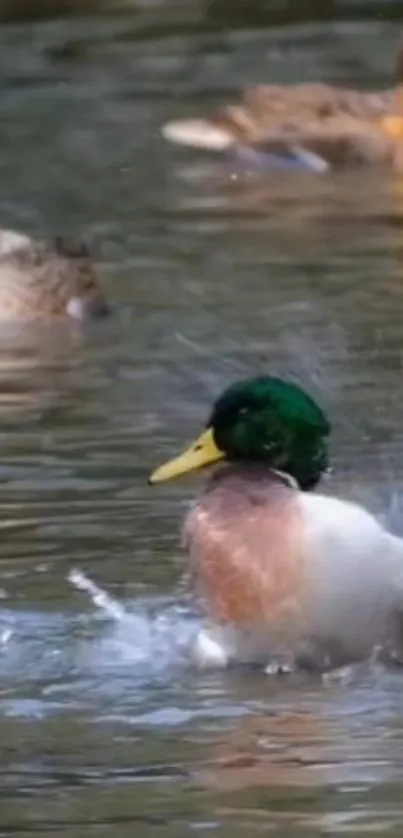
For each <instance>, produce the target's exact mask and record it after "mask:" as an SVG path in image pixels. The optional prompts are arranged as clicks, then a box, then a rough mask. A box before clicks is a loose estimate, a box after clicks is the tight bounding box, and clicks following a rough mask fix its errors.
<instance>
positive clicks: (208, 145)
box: [161, 119, 234, 151]
mask: <svg viewBox="0 0 403 838" xmlns="http://www.w3.org/2000/svg"><path fill="white" fill-rule="evenodd" d="M161 133H162V136H163V137H164V138H165V139H166V140H168V141H169V142H171V143H176V144H177V145H187V146H192V147H193V148H205V149H207V150H210V151H225V150H226V149H227V148H229V147H230V146H231V145H232V144H233V141H234V140H233V137H232V136H231V134H230V132H229V131H226V130H225V128H220V126H219V125H214V124H213V123H212V122H210V121H209V120H208V119H178V120H177V121H173V122H166V123H165V125H163V126H162V128H161Z"/></svg>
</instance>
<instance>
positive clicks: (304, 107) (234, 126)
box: [161, 43, 403, 172]
mask: <svg viewBox="0 0 403 838" xmlns="http://www.w3.org/2000/svg"><path fill="white" fill-rule="evenodd" d="M402 83H403V43H402V44H401V45H400V46H399V49H398V53H397V62H396V86H395V87H394V88H391V89H388V90H380V91H370V92H366V91H360V90H354V89H348V88H342V87H334V86H332V85H328V84H321V83H312V84H310V83H306V84H297V85H291V86H282V85H274V84H259V85H257V86H254V87H251V88H249V89H246V90H245V91H244V93H243V94H242V95H241V97H240V100H239V102H238V103H236V104H229V105H224V106H222V107H221V108H219V109H218V110H217V111H216V112H215V113H213V114H211V115H207V116H201V117H199V118H195V119H178V120H172V121H168V122H167V123H165V124H164V125H163V126H162V128H161V131H162V135H163V137H164V138H165V139H166V140H168V141H169V142H173V143H176V144H180V145H186V146H193V147H195V148H203V149H206V150H209V151H213V152H226V153H230V154H231V155H232V156H233V157H235V158H237V159H238V160H240V161H241V162H242V163H246V164H251V165H252V166H253V165H255V166H257V167H259V168H261V167H264V166H265V165H266V166H267V167H268V168H272V167H278V166H281V165H283V166H286V167H290V166H294V167H298V168H304V169H309V170H311V171H316V172H325V171H327V170H328V169H329V168H333V167H335V166H336V167H337V166H346V165H351V164H357V165H386V166H389V167H390V168H392V169H393V170H396V171H402V170H403V153H402V142H401V141H402V138H403V110H402V106H403V101H402Z"/></svg>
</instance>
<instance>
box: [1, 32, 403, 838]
mask: <svg viewBox="0 0 403 838" xmlns="http://www.w3.org/2000/svg"><path fill="white" fill-rule="evenodd" d="M184 29H186V27H184ZM398 36H399V30H398V26H397V24H396V23H394V24H391V23H389V24H388V23H387V22H385V21H384V22H376V21H372V22H363V21H361V22H352V21H350V22H348V23H347V22H344V23H343V22H342V21H341V22H338V23H332V24H327V25H324V24H321V25H319V24H318V25H314V24H309V25H308V24H304V25H302V24H301V25H300V26H290V27H288V28H284V29H274V30H268V29H260V30H253V29H236V30H235V29H234V30H231V29H225V28H223V27H222V28H220V30H219V31H203V32H200V31H196V30H193V31H182V30H181V28H180V27H179V26H178V27H177V29H175V28H172V31H169V32H168V31H166V27H165V28H164V31H163V34H162V35H161V33H159V29H158V21H157V24H156V26H155V30H150V31H149V32H148V33H145V32H144V30H143V29H141V28H140V29H139V30H137V29H136V19H135V18H133V20H131V18H130V16H129V17H127V16H124V17H121V16H116V17H113V16H109V17H107V18H100V17H94V18H88V19H81V20H75V19H74V18H72V19H69V20H64V21H61V20H59V21H43V22H40V23H18V24H13V25H9V26H6V27H3V28H2V30H1V31H0V88H1V96H0V116H1V122H2V132H1V137H0V175H1V187H2V188H1V193H0V208H1V222H2V224H4V225H6V226H14V227H17V228H22V229H24V230H27V231H28V232H32V233H35V234H42V233H43V232H44V231H46V232H49V233H55V232H65V233H67V234H77V235H83V236H84V237H85V238H86V239H87V240H88V241H89V242H90V244H91V246H92V247H93V248H94V251H95V253H96V256H97V260H98V262H99V267H100V270H101V271H102V274H103V276H104V281H105V285H106V288H107V290H108V294H109V296H110V298H111V300H112V301H113V303H114V307H115V312H114V316H113V318H112V319H111V320H110V321H109V322H105V323H102V324H100V325H97V326H95V327H94V328H90V329H88V330H86V331H85V332H79V331H78V330H76V329H73V328H72V329H69V328H66V329H64V330H61V329H60V328H58V329H55V328H53V327H49V328H48V329H41V330H40V332H39V331H38V330H36V331H35V330H33V329H31V330H28V329H26V330H23V331H22V330H21V329H12V328H10V329H8V330H5V329H4V328H3V329H2V334H1V336H0V438H1V458H0V522H1V523H0V527H1V535H2V537H1V541H0V596H1V601H0V606H1V608H0V741H1V749H0V796H1V805H0V836H3V835H4V836H9V835H13V836H15V838H22V836H25V835H29V834H31V833H35V834H38V835H48V834H49V835H52V836H54V835H60V836H63V838H83V837H84V836H86V838H88V836H91V838H101V837H102V838H103V837H104V836H122V838H124V836H129V835H134V834H138V835H141V836H142V838H154V836H159V835H161V836H164V838H170V836H172V838H181V836H188V835H193V834H196V835H201V834H204V833H206V834H209V835H211V836H220V838H226V837H228V838H238V836H239V838H246V836H248V837H249V836H250V835H252V834H256V835H258V834H261V833H267V834H273V835H279V836H287V838H293V836H295V838H303V836H313V835H341V834H345V833H346V834H350V835H356V834H357V835H358V834H360V835H362V834H364V835H365V834H369V835H371V836H377V835H379V836H380V835H382V836H383V835H386V834H387V835H396V836H398V835H399V836H400V835H401V833H402V826H403V803H402V797H401V782H402V776H403V675H402V674H400V673H399V672H389V671H386V670H385V669H383V668H382V667H381V666H380V665H374V664H365V665H362V666H359V667H356V668H352V669H350V670H346V671H345V672H343V673H338V674H337V675H334V676H328V677H327V678H324V679H323V678H322V679H321V678H319V677H313V676H310V677H308V676H302V675H301V676H297V675H295V676H292V677H290V678H289V679H281V678H280V679H273V678H269V677H267V676H264V675H262V674H260V673H258V672H250V671H248V672H245V671H242V670H241V669H240V670H238V671H235V670H234V671H232V672H224V673H211V672H210V673H207V672H204V673H203V672H197V671H196V670H195V669H194V667H193V666H192V662H191V656H190V647H191V643H192V638H193V637H194V634H195V631H196V630H197V627H198V626H199V625H200V619H201V617H200V615H199V614H198V613H197V611H196V610H195V608H194V604H193V603H192V602H191V601H189V600H188V599H186V598H184V596H183V594H182V593H181V589H180V579H181V574H182V570H183V566H184V558H183V556H182V554H181V551H180V547H179V537H178V533H179V528H180V521H181V518H182V516H183V514H184V511H185V509H186V506H187V504H188V502H189V500H191V498H192V497H194V496H195V494H196V492H197V491H199V490H200V486H201V482H202V480H200V479H198V478H195V479H193V480H183V481H178V482H177V483H175V484H167V485H166V487H165V486H164V487H160V488H153V489H151V488H149V487H148V486H147V475H148V473H149V471H150V470H151V469H152V468H153V467H154V466H155V465H156V464H157V463H159V462H160V461H161V460H163V459H164V457H165V456H167V455H169V454H170V453H172V452H173V451H174V450H175V449H176V448H177V447H178V446H180V445H181V444H183V443H184V442H185V441H186V440H188V439H190V438H192V436H193V435H194V433H195V432H196V431H197V430H198V429H199V427H200V425H201V424H202V423H204V421H205V418H206V415H207V412H208V410H209V407H210V402H211V400H212V399H213V398H214V396H215V395H217V394H218V393H219V391H220V390H221V389H222V388H223V387H224V386H225V385H226V384H228V383H229V382H230V381H232V380H233V379H234V378H236V377H238V376H240V375H247V374H253V373H255V372H262V371H265V370H266V371H271V372H273V371H274V372H279V373H281V374H283V373H285V374H287V375H290V376H292V377H293V378H295V379H296V380H298V381H300V382H302V383H303V384H304V385H305V386H307V387H308V388H309V389H310V391H311V392H312V393H314V394H315V395H316V396H318V398H319V399H320V401H321V403H322V404H323V405H325V407H326V408H327V410H328V413H329V416H330V418H331V421H332V424H333V442H332V456H333V461H334V471H333V474H332V476H331V478H330V479H329V481H328V483H327V484H326V491H329V492H334V493H340V494H342V495H343V496H344V497H349V498H354V499H356V500H358V501H360V502H361V503H364V504H365V505H367V506H368V508H370V509H371V510H373V511H374V512H375V513H376V514H377V515H379V516H380V517H381V518H383V519H384V520H386V521H387V522H388V524H389V526H390V527H391V528H392V529H393V530H394V531H395V532H397V533H400V534H403V430H402V429H403V400H402V399H401V397H400V394H401V380H402V372H403V371H402V364H403V330H402V310H403V238H402V230H403V189H402V183H401V182H400V181H399V180H398V179H396V178H393V177H392V176H388V175H385V174H384V173H383V174H380V173H369V172H367V171H358V172H354V173H349V174H346V173H343V174H338V175H333V174H327V175H325V176H322V177H319V176H318V177H317V176H312V175H310V174H305V173H300V174H299V173H296V172H281V173H270V172H267V173H264V174H263V175H262V174H261V173H256V172H248V171H246V170H243V171H242V170H237V171H235V170H234V167H233V164H232V162H231V161H229V160H220V159H217V158H214V157H210V156H208V155H201V154H195V153H194V152H190V151H188V150H186V149H180V148H174V147H168V146H167V145H165V144H164V143H163V141H162V139H161V137H160V133H159V127H160V125H161V123H162V122H163V121H164V120H167V119H168V118H173V117H176V116H179V115H182V114H192V113H193V114H194V113H196V112H198V111H199V110H205V109H206V110H207V109H208V108H211V107H214V106H215V105H216V104H217V103H218V102H220V101H224V100H229V99H230V98H231V97H235V96H236V93H237V90H238V88H239V86H241V85H243V84H244V83H246V82H254V81H260V80H263V79H269V78H272V79H276V80H278V81H281V82H286V81H293V80H296V79H301V78H304V79H318V78H321V79H323V80H327V81H332V82H337V83H346V84H347V83H348V84H354V85H359V86H362V87H367V88H370V87H372V86H374V87H375V86H377V85H388V84H390V80H391V77H392V73H393V56H394V54H395V50H396V44H397V39H398Z"/></svg>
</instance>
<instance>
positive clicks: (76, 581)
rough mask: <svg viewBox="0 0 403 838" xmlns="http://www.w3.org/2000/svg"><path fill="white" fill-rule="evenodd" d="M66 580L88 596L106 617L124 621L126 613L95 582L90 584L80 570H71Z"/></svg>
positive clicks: (90, 581) (89, 580)
mask: <svg viewBox="0 0 403 838" xmlns="http://www.w3.org/2000/svg"><path fill="white" fill-rule="evenodd" d="M68 580H69V582H71V584H72V585H74V587H75V588H77V590H79V591H84V592H85V593H87V594H89V596H90V598H91V600H92V602H93V603H94V605H96V606H97V607H98V608H100V609H101V610H102V611H103V612H104V613H105V614H106V615H107V616H108V617H111V618H112V619H114V620H124V619H125V618H126V617H127V612H126V611H125V609H124V608H123V606H122V605H120V604H119V603H118V602H117V601H116V600H115V599H113V598H112V597H111V596H109V594H107V593H106V591H103V590H102V588H100V587H99V586H98V585H96V584H95V582H92V580H91V579H89V578H88V576H85V574H84V573H81V570H77V569H74V570H71V571H70V573H69V575H68Z"/></svg>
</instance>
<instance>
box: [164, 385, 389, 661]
mask: <svg viewBox="0 0 403 838" xmlns="http://www.w3.org/2000/svg"><path fill="white" fill-rule="evenodd" d="M329 433H330V427H329V423H328V420H327V418H326V415H325V414H324V412H323V411H322V410H321V409H320V407H319V406H318V405H317V404H316V402H315V401H314V400H313V399H312V398H311V397H310V396H308V395H307V394H306V393H305V392H304V391H303V390H302V389H301V388H300V387H299V386H297V385H296V384H294V383H291V382H288V381H285V380H283V379H280V378H276V377H271V376H263V377H258V378H253V379H250V380H246V381H241V382H237V383H235V384H233V385H232V386H230V387H229V388H228V389H227V390H226V391H225V392H224V393H223V394H222V395H221V396H220V397H219V398H218V400H217V401H216V403H215V405H214V407H213V410H212V413H211V415H210V418H209V420H208V422H207V426H206V429H205V430H204V431H203V433H202V434H201V436H200V437H199V438H198V439H197V440H196V442H194V443H193V444H192V445H191V446H190V448H188V449H187V450H186V451H185V452H184V453H183V454H181V455H180V456H179V457H177V458H175V459H173V460H170V461H169V462H168V463H166V464H165V465H163V466H161V467H160V468H158V469H157V470H156V471H154V472H153V474H152V475H151V477H150V478H149V480H150V482H151V483H152V484H156V483H161V482H162V481H165V480H169V479H171V478H173V477H177V476H179V475H182V474H184V473H186V472H189V471H192V470H194V469H200V468H202V467H205V466H207V465H212V464H214V463H218V464H219V467H218V468H217V469H216V471H215V472H214V474H213V476H212V479H211V480H210V482H209V483H208V484H207V487H206V489H205V491H204V493H203V494H202V496H201V497H200V498H199V500H197V502H196V503H195V505H194V506H193V508H192V509H191V511H190V512H189V513H188V515H187V518H186V521H185V526H184V539H185V544H186V546H187V547H188V549H189V551H190V559H191V563H190V570H191V577H192V578H194V580H195V587H196V592H197V593H198V594H199V595H200V596H201V598H202V600H203V601H204V603H205V607H206V611H207V614H208V616H209V618H210V619H211V621H212V624H211V626H208V627H207V628H206V629H203V631H202V632H201V633H200V635H199V638H198V641H197V644H196V651H197V655H198V658H199V660H200V661H201V662H203V663H208V664H210V663H211V664H217V665H226V664H227V663H229V662H230V661H231V660H232V659H235V660H244V661H259V662H261V663H267V664H268V666H271V665H276V662H278V661H280V664H279V665H281V666H282V667H284V666H289V665H292V666H293V665H294V664H295V662H297V663H303V664H304V665H308V666H311V665H312V666H314V667H319V668H327V667H333V666H336V665H341V664H343V663H345V662H349V661H355V660H364V659H366V658H367V656H369V655H371V652H372V650H373V649H374V647H376V645H377V644H380V645H381V646H383V647H384V648H385V649H386V648H390V649H392V648H393V655H395V654H396V655H398V654H399V652H400V651H401V641H402V639H403V633H402V632H401V627H402V622H401V613H402V608H403V541H402V540H401V539H399V538H398V537H396V536H395V535H392V534H391V533H389V532H387V531H386V530H385V529H384V528H383V527H382V526H381V524H380V523H379V522H378V521H377V520H376V519H375V518H374V517H373V516H372V515H371V514H370V513H369V512H367V511H366V510H365V509H363V508H361V507H360V506H358V505H356V504H355V503H351V502H348V501H345V500H340V499H338V498H335V497H329V496H325V495H321V494H317V493H316V492H313V491H312V490H313V489H314V488H315V487H316V485H317V483H318V482H319V480H320V478H321V476H322V475H323V473H324V472H325V471H326V470H327V468H328V439H329ZM391 654H392V652H391Z"/></svg>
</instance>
